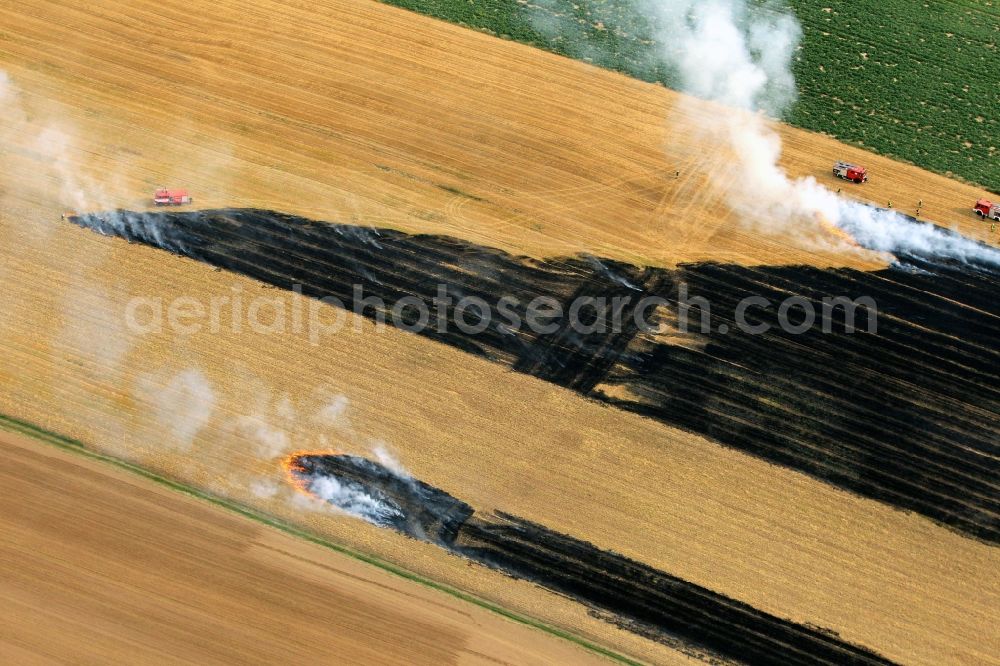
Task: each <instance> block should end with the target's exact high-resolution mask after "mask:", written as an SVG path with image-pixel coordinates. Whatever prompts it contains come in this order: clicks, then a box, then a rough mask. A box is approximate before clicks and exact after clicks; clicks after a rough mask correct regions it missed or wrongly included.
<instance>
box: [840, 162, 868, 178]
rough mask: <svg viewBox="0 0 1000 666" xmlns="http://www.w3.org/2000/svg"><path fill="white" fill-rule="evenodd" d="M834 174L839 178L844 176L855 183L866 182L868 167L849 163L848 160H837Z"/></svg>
mask: <svg viewBox="0 0 1000 666" xmlns="http://www.w3.org/2000/svg"><path fill="white" fill-rule="evenodd" d="M833 175H834V176H836V177H837V178H843V179H844V180H850V181H852V182H855V183H864V182H867V181H868V169H866V168H864V167H863V166H858V165H857V164H848V163H847V162H837V163H836V164H834V165H833Z"/></svg>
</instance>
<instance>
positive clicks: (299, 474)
mask: <svg viewBox="0 0 1000 666" xmlns="http://www.w3.org/2000/svg"><path fill="white" fill-rule="evenodd" d="M339 455H343V452H342V451H295V452H294V453H289V454H288V455H287V456H285V457H284V458H282V459H281V466H282V468H284V470H285V478H286V480H287V481H288V482H289V483H290V484H291V485H292V488H294V489H295V490H296V491H298V492H300V493H302V494H304V495H306V496H308V497H312V498H314V499H315V498H316V494H315V493H313V492H312V491H310V490H309V485H310V484H309V478H308V474H307V472H306V469H305V467H303V466H302V464H301V463H300V462H299V459H300V458H304V457H306V456H339Z"/></svg>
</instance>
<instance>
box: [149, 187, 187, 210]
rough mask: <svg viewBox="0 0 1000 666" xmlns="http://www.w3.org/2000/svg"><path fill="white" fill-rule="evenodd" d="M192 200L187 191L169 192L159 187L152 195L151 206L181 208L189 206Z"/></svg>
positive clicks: (169, 190)
mask: <svg viewBox="0 0 1000 666" xmlns="http://www.w3.org/2000/svg"><path fill="white" fill-rule="evenodd" d="M192 201H194V199H192V198H191V196H190V195H189V194H188V191H187V190H171V189H167V188H166V187H161V188H159V189H158V190H156V192H155V193H154V194H153V204H154V205H156V206H182V205H184V204H189V203H191V202H192Z"/></svg>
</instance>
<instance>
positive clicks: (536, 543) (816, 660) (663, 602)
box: [286, 453, 891, 666]
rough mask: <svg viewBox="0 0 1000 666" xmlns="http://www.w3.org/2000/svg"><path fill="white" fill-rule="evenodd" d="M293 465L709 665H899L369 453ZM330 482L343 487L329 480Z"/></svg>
mask: <svg viewBox="0 0 1000 666" xmlns="http://www.w3.org/2000/svg"><path fill="white" fill-rule="evenodd" d="M286 469H287V470H288V472H289V475H290V480H291V481H292V482H293V483H295V484H296V485H297V486H298V487H299V488H300V489H302V490H304V491H305V492H308V493H310V494H312V495H314V496H316V497H319V498H321V499H324V500H326V501H329V502H331V503H333V504H334V505H336V506H338V507H340V508H342V509H344V510H346V511H348V512H350V513H353V514H355V515H357V516H358V517H361V518H364V519H367V520H369V521H370V522H373V523H375V524H377V525H380V526H382V527H387V528H389V529H394V530H396V531H398V532H400V533H402V534H405V535H407V536H410V537H412V538H415V539H420V540H423V541H429V542H431V543H434V544H436V545H439V546H441V547H442V548H445V549H447V550H448V551H450V552H452V553H454V554H456V555H460V556H462V557H465V558H468V559H470V560H473V561H475V562H478V563H479V564H483V565H485V566H487V567H490V568H492V569H496V570H499V571H501V572H503V573H505V574H507V575H509V576H513V577H515V578H520V579H524V580H529V581H531V582H533V583H536V584H538V585H541V586H543V587H546V588H548V589H550V590H553V591H556V592H559V593H560V594H564V595H566V596H569V597H571V598H573V599H575V600H577V601H579V602H580V603H583V604H585V605H587V606H588V607H590V608H591V609H593V610H594V611H597V615H598V616H599V617H604V618H605V619H608V620H611V621H613V622H614V623H615V624H617V625H619V626H621V627H623V628H625V629H629V630H631V631H635V632H636V633H640V634H641V635H643V636H645V637H648V638H652V639H654V640H658V641H661V642H664V643H666V644H669V645H671V646H674V647H678V644H680V646H681V647H682V649H684V650H685V651H686V652H688V653H690V654H692V655H695V656H701V657H707V658H708V660H709V661H712V657H713V656H715V657H723V658H726V659H728V660H733V661H736V662H739V663H744V664H783V665H788V666H793V665H795V664H888V663H891V662H889V661H887V660H886V659H884V658H883V657H881V656H879V655H878V654H876V653H874V652H872V651H870V650H867V649H865V648H862V647H859V646H856V645H852V644H850V643H847V642H846V641H843V640H841V639H840V638H839V637H838V636H836V634H834V633H833V632H828V631H823V630H820V629H817V628H814V627H808V626H804V625H800V624H796V623H794V622H791V621H790V620H785V619H782V618H778V617H776V616H774V615H770V614H768V613H764V612H762V611H760V610H758V609H756V608H754V607H752V606H749V605H747V604H744V603H742V602H739V601H736V600H735V599H731V598H729V597H726V596H723V595H720V594H717V593H715V592H712V591H711V590H709V589H707V588H704V587H700V586H698V585H695V584H693V583H690V582H688V581H685V580H683V579H681V578H678V577H676V576H673V575H671V574H668V573H665V572H663V571H660V570H657V569H654V568H652V567H649V566H647V565H645V564H642V563H640V562H636V561H634V560H631V559H628V558H626V557H623V556H621V555H618V554H616V553H612V552H608V551H606V550H601V549H600V548H597V547H596V546H594V545H593V544H590V543H587V542H585V541H581V540H579V539H574V538H572V537H570V536H567V535H564V534H560V533H558V532H555V531H553V530H550V529H548V528H547V527H545V526H543V525H540V524H537V523H534V522H529V521H526V520H524V519H521V518H518V517H516V516H512V515H510V514H507V513H503V512H496V513H487V514H482V513H480V512H476V511H475V510H474V509H473V508H472V507H471V506H470V505H468V504H467V503H465V502H463V501H461V500H459V499H457V498H455V497H453V496H451V495H449V494H448V493H447V492H445V491H443V490H440V489H438V488H434V487H432V486H430V485H428V484H426V483H424V482H423V481H420V480H419V479H414V478H412V477H409V476H405V475H401V474H399V473H397V472H394V471H392V470H390V469H388V468H386V467H383V466H382V465H380V464H378V463H376V462H374V461H371V460H368V459H366V458H361V457H357V456H350V455H337V454H317V453H305V454H298V455H293V456H291V457H290V458H289V459H288V460H287V461H286ZM330 479H333V480H335V481H336V483H335V484H324V483H323V481H324V480H330ZM359 497H361V498H363V499H364V501H359V499H358V498H359ZM706 653H707V654H706Z"/></svg>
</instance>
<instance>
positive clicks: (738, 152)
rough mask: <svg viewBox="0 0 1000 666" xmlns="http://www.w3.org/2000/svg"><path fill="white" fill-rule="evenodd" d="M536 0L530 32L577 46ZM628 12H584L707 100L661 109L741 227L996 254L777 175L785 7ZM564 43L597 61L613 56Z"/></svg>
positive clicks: (677, 0) (841, 242)
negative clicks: (692, 145) (647, 43)
mask: <svg viewBox="0 0 1000 666" xmlns="http://www.w3.org/2000/svg"><path fill="white" fill-rule="evenodd" d="M537 2H538V4H537V5H532V7H533V8H534V10H535V13H534V14H533V15H534V16H535V17H536V19H537V20H536V21H535V28H536V29H537V30H539V31H540V32H542V33H544V34H546V35H547V36H548V37H550V38H551V39H553V40H554V42H555V43H558V44H560V45H563V46H568V45H570V43H571V42H572V43H574V44H575V43H577V42H585V41H586V40H585V39H581V37H582V33H581V28H580V26H579V25H578V21H576V20H573V18H572V17H571V16H570V15H568V14H567V13H566V12H565V11H560V9H559V8H560V7H561V3H560V2H559V0H537ZM628 8H629V6H628V4H627V2H617V3H614V9H615V11H611V10H609V9H606V8H603V7H602V6H600V5H594V15H595V16H596V17H598V18H600V26H601V29H603V30H608V31H611V32H612V33H615V34H620V35H632V36H635V35H642V34H648V35H649V36H650V37H651V38H652V41H653V43H654V44H655V50H654V52H655V56H654V58H655V60H657V62H642V63H640V65H641V67H640V69H645V70H647V71H657V72H661V73H664V76H665V78H666V79H667V80H669V81H671V84H672V85H673V86H675V87H676V88H678V89H679V90H681V91H683V92H686V93H689V94H690V95H692V96H694V97H695V98H700V100H707V101H708V102H709V104H707V105H706V104H705V103H704V102H703V101H700V100H693V99H684V100H681V101H680V102H678V104H677V105H676V106H675V108H674V110H673V113H674V114H677V115H683V116H684V117H685V119H686V120H687V121H688V122H689V123H690V122H691V121H693V122H694V123H695V124H696V126H697V131H698V132H699V135H698V137H697V139H698V140H699V141H700V142H701V143H702V144H704V146H705V154H706V156H707V157H706V158H705V159H704V160H703V166H704V168H706V169H708V170H709V171H710V177H711V186H712V187H713V189H714V190H715V193H716V194H717V195H719V196H720V198H722V199H724V200H725V201H726V202H727V205H728V207H729V208H730V209H731V210H733V211H735V212H737V214H738V218H739V220H740V221H741V222H742V223H744V224H746V225H749V226H752V227H754V228H756V229H758V230H759V231H761V232H765V233H775V234H783V235H787V236H789V237H792V238H795V239H796V241H795V242H798V243H800V244H802V245H804V246H806V247H812V248H816V249H820V248H830V247H838V246H839V249H850V248H851V243H849V242H847V240H846V239H845V238H843V236H842V235H840V234H836V233H830V231H831V229H832V228H833V226H836V227H839V228H840V229H841V230H842V232H846V233H848V234H850V235H851V236H852V237H853V238H854V239H855V240H856V241H857V242H858V243H859V244H860V245H862V246H863V247H866V248H869V249H872V250H877V251H883V252H892V253H908V252H918V253H920V254H922V255H925V256H928V257H935V256H936V257H939V258H945V259H953V260H958V261H982V262H985V263H990V264H996V265H1000V253H998V252H997V251H996V250H994V249H991V248H989V247H987V246H983V245H981V244H978V243H975V242H972V241H969V240H968V239H963V238H961V237H958V236H956V235H954V234H948V233H946V232H943V231H941V230H939V229H935V228H934V227H933V226H931V225H927V224H923V223H920V222H915V221H913V220H911V219H908V218H906V217H903V216H901V215H898V214H895V213H892V212H890V211H882V210H877V209H873V208H871V207H867V206H862V205H860V204H857V203H855V202H853V201H850V200H847V199H845V198H843V197H840V196H838V195H837V194H835V193H833V192H832V191H830V190H829V189H828V188H826V187H824V186H823V185H821V184H819V183H818V182H817V181H816V180H815V179H814V178H811V177H807V178H797V179H793V178H790V177H789V176H788V174H787V173H785V171H784V169H782V168H781V166H780V165H779V159H780V157H781V139H780V137H779V136H778V134H777V133H776V132H775V131H774V129H773V128H772V126H771V122H772V120H773V119H780V118H781V117H782V116H783V115H784V114H785V113H786V112H787V111H788V110H789V109H790V108H791V106H792V104H794V102H795V100H796V86H795V77H794V75H793V73H792V62H793V59H794V57H795V53H796V51H797V50H798V49H799V48H801V46H800V41H801V37H802V29H801V27H800V25H799V22H798V20H797V19H796V18H795V15H794V14H793V13H792V12H791V11H790V10H789V9H787V8H784V7H782V6H780V5H779V4H777V3H773V2H763V3H761V2H748V0H637V2H636V3H635V4H634V5H632V10H633V11H632V12H631V15H630V12H629V11H628ZM590 48H593V47H590ZM567 50H568V51H570V52H572V53H574V54H575V55H578V56H585V57H588V58H589V59H592V60H594V61H595V62H601V63H604V64H610V63H614V62H615V58H617V57H618V55H617V54H600V55H599V56H598V57H592V58H590V55H592V54H590V55H588V54H587V53H585V52H583V51H580V50H579V49H578V48H577V49H574V48H568V49H567ZM643 57H645V56H643ZM670 121H671V119H668V122H670ZM718 156H721V159H720V158H719V157H718Z"/></svg>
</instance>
